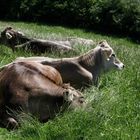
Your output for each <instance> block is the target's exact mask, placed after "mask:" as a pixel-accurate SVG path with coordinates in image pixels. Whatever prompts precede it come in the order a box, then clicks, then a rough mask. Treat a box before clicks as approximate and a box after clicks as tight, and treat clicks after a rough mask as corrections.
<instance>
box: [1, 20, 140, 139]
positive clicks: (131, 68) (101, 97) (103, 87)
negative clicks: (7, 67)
mask: <svg viewBox="0 0 140 140" xmlns="http://www.w3.org/2000/svg"><path fill="white" fill-rule="evenodd" d="M6 26H12V27H13V28H14V29H16V30H19V31H22V32H24V33H25V34H26V35H28V36H30V37H36V38H40V39H51V38H63V37H82V38H87V39H93V41H95V42H96V44H97V42H99V41H101V40H107V41H108V43H109V44H110V46H111V47H112V48H113V49H114V50H115V52H116V54H117V56H118V58H119V59H120V60H121V61H122V62H123V63H124V65H125V68H124V70H122V71H111V72H109V73H106V74H103V75H102V76H101V78H100V82H99V87H98V88H97V87H94V86H91V87H90V88H87V89H85V90H84V91H83V93H84V96H85V98H86V101H87V103H88V105H87V108H86V109H77V110H74V111H67V112H65V113H64V114H58V115H57V116H56V118H55V119H54V120H50V121H49V122H47V123H45V124H41V123H39V122H38V121H37V120H36V119H35V118H31V117H30V116H27V117H25V118H24V119H23V120H22V126H21V127H20V128H19V129H18V130H14V131H8V130H6V129H4V128H0V140H20V139H21V140H22V139H27V140H139V139H140V111H139V110H140V44H137V43H135V42H132V41H131V40H130V39H128V38H124V37H116V36H110V35H102V34H99V33H94V32H90V31H87V30H84V29H75V28H67V27H61V26H53V25H52V26H51V25H44V24H37V23H23V22H0V31H2V30H3V29H4V28H5V27H6ZM93 47H95V46H93ZM91 48H92V47H91ZM91 48H90V47H85V46H80V45H79V46H78V45H77V46H75V49H76V53H65V54H63V53H59V52H55V53H51V54H49V53H45V54H41V56H47V57H53V58H56V57H59V58H61V57H70V56H76V55H80V54H83V53H85V52H87V51H88V50H90V49H91ZM19 56H35V54H33V53H32V52H30V51H22V50H18V51H16V52H14V53H13V52H12V50H11V49H10V48H8V47H6V46H4V45H0V66H3V65H4V64H7V63H10V62H11V61H13V60H14V59H15V58H16V57H19Z"/></svg>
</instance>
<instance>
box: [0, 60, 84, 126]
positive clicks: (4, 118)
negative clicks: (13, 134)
mask: <svg viewBox="0 0 140 140" xmlns="http://www.w3.org/2000/svg"><path fill="white" fill-rule="evenodd" d="M84 105H85V102H84V98H83V96H82V94H81V93H80V92H79V91H77V90H75V89H74V88H72V87H70V86H69V85H66V84H63V82H62V78H61V76H60V74H59V72H58V71H57V70H56V69H54V68H53V67H51V66H47V65H46V66H44V65H42V64H40V63H37V62H17V63H13V64H11V65H9V66H8V67H6V68H4V69H3V70H2V71H1V72H0V121H1V123H2V124H3V125H4V126H5V127H7V128H15V127H18V125H19V124H18V117H17V115H15V113H17V114H21V112H25V113H30V114H32V115H34V116H36V117H38V119H39V120H40V121H41V122H46V121H47V120H48V119H49V118H53V117H54V116H55V114H56V113H57V112H59V111H64V110H65V109H66V108H67V107H70V108H75V107H78V106H84Z"/></svg>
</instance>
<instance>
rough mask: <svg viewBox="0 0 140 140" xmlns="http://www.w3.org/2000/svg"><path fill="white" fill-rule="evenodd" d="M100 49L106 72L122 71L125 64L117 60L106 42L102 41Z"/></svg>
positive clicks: (99, 45)
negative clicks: (112, 70) (111, 70)
mask: <svg viewBox="0 0 140 140" xmlns="http://www.w3.org/2000/svg"><path fill="white" fill-rule="evenodd" d="M98 47H100V49H101V55H102V62H103V67H104V70H105V71H108V70H110V69H112V68H116V69H119V70H122V69H123V68H124V64H123V63H122V62H121V61H120V60H119V59H118V58H117V56H116V54H115V52H114V50H113V49H112V48H111V47H110V46H109V44H108V43H107V41H106V40H104V41H101V42H100V43H99V44H98Z"/></svg>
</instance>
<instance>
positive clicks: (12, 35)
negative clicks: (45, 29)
mask: <svg viewBox="0 0 140 140" xmlns="http://www.w3.org/2000/svg"><path fill="white" fill-rule="evenodd" d="M0 43H1V44H5V45H8V46H9V47H10V48H12V50H13V51H14V50H16V49H18V48H20V49H28V50H31V51H33V52H34V53H44V52H46V51H49V52H51V51H63V52H67V51H72V50H73V49H72V48H71V47H69V46H68V45H65V44H60V43H58V42H54V41H50V40H42V39H35V38H29V37H27V36H25V35H24V34H23V33H21V32H18V31H15V30H13V29H12V27H7V28H6V29H4V31H2V32H1V37H0Z"/></svg>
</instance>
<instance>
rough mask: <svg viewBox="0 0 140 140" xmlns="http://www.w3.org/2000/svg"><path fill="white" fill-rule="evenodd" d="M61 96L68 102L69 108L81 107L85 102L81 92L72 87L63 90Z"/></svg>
mask: <svg viewBox="0 0 140 140" xmlns="http://www.w3.org/2000/svg"><path fill="white" fill-rule="evenodd" d="M63 97H64V100H65V101H66V102H67V103H69V105H70V108H76V107H83V106H85V104H86V103H85V99H84V97H83V94H82V93H81V92H80V91H78V90H76V89H74V88H72V87H69V88H67V89H65V90H64V92H63Z"/></svg>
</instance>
